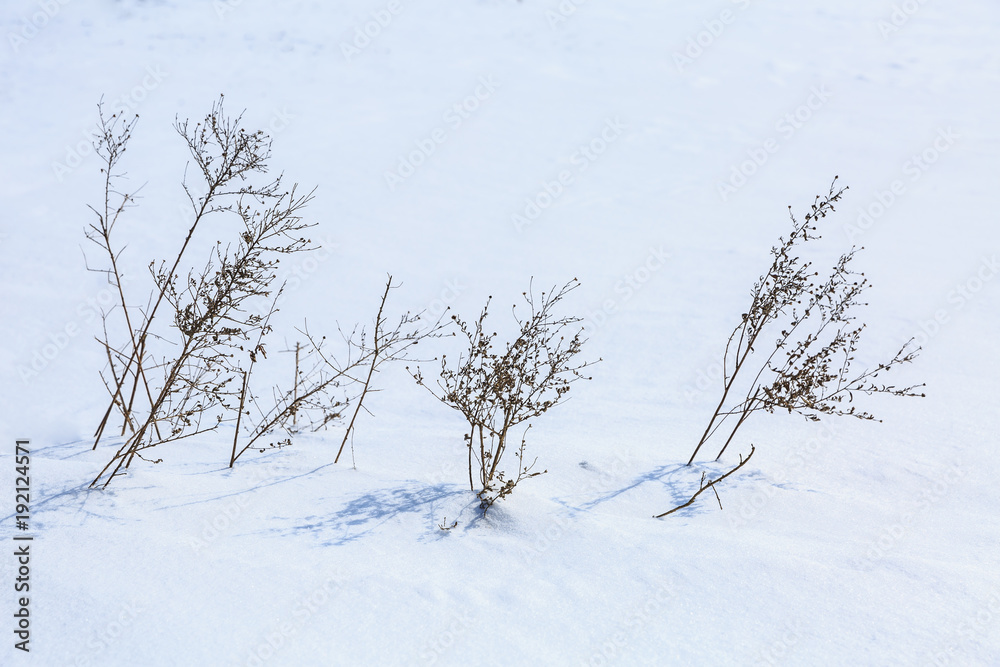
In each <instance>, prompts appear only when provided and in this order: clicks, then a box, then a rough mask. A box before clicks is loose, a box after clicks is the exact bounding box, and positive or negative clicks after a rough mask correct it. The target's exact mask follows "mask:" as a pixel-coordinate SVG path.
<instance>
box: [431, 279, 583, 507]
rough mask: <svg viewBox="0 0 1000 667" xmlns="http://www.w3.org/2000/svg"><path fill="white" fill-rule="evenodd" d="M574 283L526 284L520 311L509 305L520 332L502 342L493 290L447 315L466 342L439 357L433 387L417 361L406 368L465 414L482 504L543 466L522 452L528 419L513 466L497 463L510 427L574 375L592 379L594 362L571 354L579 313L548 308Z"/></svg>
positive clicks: (542, 409)
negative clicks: (473, 310) (538, 289)
mask: <svg viewBox="0 0 1000 667" xmlns="http://www.w3.org/2000/svg"><path fill="white" fill-rule="evenodd" d="M578 286H579V282H578V281H577V280H576V279H575V278H574V279H573V280H571V281H570V282H568V283H566V285H564V286H563V287H562V288H561V289H559V290H558V291H556V289H555V288H553V289H552V290H551V291H549V292H542V293H541V295H540V296H537V297H536V296H535V294H534V291H533V290H531V289H529V291H527V292H524V293H523V297H524V300H525V303H526V304H527V306H528V312H527V313H525V314H524V316H521V315H520V314H519V313H518V310H517V306H516V305H515V306H514V307H513V308H512V312H513V315H514V319H515V321H516V322H517V324H518V326H519V327H520V330H519V334H518V336H517V338H516V339H515V340H514V341H513V342H508V343H505V344H503V346H502V347H500V345H499V343H498V341H497V340H496V337H497V333H496V332H492V333H489V330H488V329H487V328H486V319H487V316H488V315H489V308H490V303H491V302H492V297H490V299H487V302H486V306H485V307H484V308H483V310H482V312H481V313H480V315H479V318H478V319H477V320H475V321H474V322H467V321H465V320H462V319H461V318H459V317H458V316H455V315H453V316H452V320H453V321H454V322H455V324H456V325H457V326H458V328H459V330H460V331H461V333H462V335H463V336H464V337H465V340H466V342H467V343H468V348H467V349H466V350H465V351H464V352H462V353H461V354H459V356H458V359H457V360H456V361H455V362H454V363H449V360H448V358H447V356H446V355H443V356H442V357H441V371H440V378H439V379H438V381H437V387H436V388H432V387H430V386H429V385H427V384H426V382H425V379H424V376H423V374H422V373H421V371H420V369H419V368H417V370H416V371H413V372H412V374H413V377H414V379H415V380H416V381H417V384H419V385H421V386H423V387H425V388H426V389H427V390H428V391H429V392H430V393H431V394H432V395H433V396H434V397H435V398H436V399H438V400H439V401H441V402H442V403H444V404H445V405H447V406H448V407H450V408H452V409H454V410H457V411H458V412H460V413H461V414H462V416H463V417H464V418H465V420H466V422H467V424H468V429H469V432H468V433H467V434H466V435H465V436H464V438H465V444H466V446H467V448H468V469H469V488H470V490H472V491H476V487H477V486H478V487H479V490H478V492H477V496H478V498H479V499H480V507H481V508H482V509H483V511H484V512H485V511H486V510H488V509H489V508H490V506H492V505H493V503H495V502H496V501H497V500H499V499H501V498H504V497H506V496H507V495H509V494H510V493H511V492H512V491H513V490H514V487H516V486H517V485H518V484H519V483H520V482H521V481H523V480H525V479H528V478H530V477H535V476H537V475H541V474H543V473H544V472H547V471H545V470H542V471H534V467H535V464H536V462H537V459H532V460H531V461H530V462H529V461H528V460H527V459H526V458H525V446H526V434H527V431H528V429H530V428H531V424H530V423H529V424H528V425H527V426H526V427H525V430H524V433H523V434H522V436H521V438H520V442H519V443H518V444H516V445H515V446H514V447H515V448H514V456H515V458H517V464H516V467H515V469H514V471H513V472H509V471H507V470H505V469H504V468H503V467H502V466H501V461H502V460H503V457H504V454H505V453H506V452H507V451H508V449H509V448H510V447H511V444H512V441H513V438H515V437H516V436H512V433H513V432H514V430H515V429H516V428H517V427H518V426H520V425H522V424H525V423H527V422H529V420H531V419H534V418H535V417H539V416H541V415H542V414H544V413H546V412H548V411H549V409H551V408H553V407H555V406H556V405H557V404H558V403H560V402H561V401H562V400H563V399H564V398H565V397H566V394H567V393H568V392H569V390H570V386H571V384H572V383H573V382H575V381H576V380H581V379H588V380H589V379H590V378H589V377H585V376H584V375H583V374H582V373H581V371H582V370H583V369H584V368H586V367H588V366H590V365H592V364H593V363H596V362H582V363H578V362H576V359H575V358H576V356H577V355H578V354H579V353H580V350H581V348H582V346H583V344H584V342H586V341H585V339H584V338H583V332H582V330H580V331H577V332H576V333H572V334H571V333H570V331H569V329H570V328H571V327H573V325H575V324H576V323H578V322H580V321H581V319H580V318H578V317H559V316H557V315H556V314H555V313H554V311H555V309H556V307H557V306H558V305H559V302H561V301H562V300H563V299H564V298H565V297H566V295H567V294H569V293H570V292H571V291H572V290H574V289H576V288H577V287H578Z"/></svg>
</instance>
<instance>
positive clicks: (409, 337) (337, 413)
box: [230, 275, 448, 467]
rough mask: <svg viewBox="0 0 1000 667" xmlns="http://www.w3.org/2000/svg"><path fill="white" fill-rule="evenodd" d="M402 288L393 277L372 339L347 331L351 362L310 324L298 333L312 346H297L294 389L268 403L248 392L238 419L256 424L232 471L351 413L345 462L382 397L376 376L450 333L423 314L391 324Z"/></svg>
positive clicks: (236, 452) (362, 331)
mask: <svg viewBox="0 0 1000 667" xmlns="http://www.w3.org/2000/svg"><path fill="white" fill-rule="evenodd" d="M398 287H399V285H397V284H395V283H394V282H393V278H392V276H391V275H390V276H389V277H388V279H387V280H386V284H385V289H384V290H383V292H382V298H381V300H380V302H379V309H378V313H377V314H376V316H375V320H374V322H373V325H372V328H371V331H370V333H369V330H368V329H367V328H364V327H355V328H354V329H353V330H352V331H351V332H350V334H345V333H344V332H343V331H341V336H342V338H343V343H344V346H345V349H346V352H345V353H344V358H345V359H346V360H345V361H343V362H341V361H339V360H338V358H337V357H336V356H334V355H333V354H331V352H330V351H329V345H328V343H329V341H328V340H327V338H326V336H319V337H317V336H315V335H314V334H312V333H311V332H310V331H309V327H308V324H306V325H305V326H304V327H303V328H302V329H298V330H297V331H298V332H299V333H300V334H301V335H302V336H303V337H304V338H305V340H306V343H304V344H303V343H300V342H299V343H296V345H295V350H294V351H295V375H294V381H293V382H292V388H291V389H288V390H284V391H282V390H281V389H280V388H279V387H273V388H272V391H271V397H270V399H269V400H267V401H264V402H262V401H261V399H260V397H258V396H257V395H255V394H254V393H253V392H252V391H250V390H249V388H247V387H245V386H244V389H243V394H242V396H241V408H240V415H239V416H238V418H237V419H238V420H239V419H240V418H241V417H243V416H246V417H248V418H249V417H251V416H252V415H253V413H254V411H255V412H256V420H255V421H254V422H252V424H251V426H249V427H248V428H246V429H245V431H246V441H245V442H244V444H243V446H242V448H239V449H238V438H239V435H240V433H239V428H237V433H236V434H235V435H234V438H233V450H232V455H231V458H230V467H231V466H232V465H233V463H235V461H236V460H237V459H238V458H239V457H240V456H241V455H242V454H243V453H244V452H246V451H247V450H249V449H251V448H258V449H260V451H263V448H264V447H274V448H280V447H283V446H286V445H288V444H291V436H293V435H295V434H296V433H299V432H301V431H303V430H309V431H318V430H320V429H325V428H327V427H328V426H330V425H331V423H339V422H340V420H341V419H344V418H346V416H347V414H348V413H349V414H350V420H349V421H348V424H347V428H346V429H345V430H344V437H343V439H342V440H341V441H340V447H339V448H338V450H337V454H336V456H335V458H334V463H339V462H340V457H341V455H342V454H343V452H344V447H345V446H346V444H347V441H348V439H351V440H353V436H354V430H355V424H356V422H357V418H358V415H359V414H360V413H361V411H362V410H365V411H366V412H367V411H368V408H367V406H366V405H365V399H366V398H367V397H368V395H369V394H371V393H374V392H377V391H380V390H379V389H377V388H376V386H375V376H376V375H377V374H378V373H379V372H380V371H381V370H382V369H383V368H384V367H385V366H387V365H388V364H391V363H394V362H399V361H417V359H414V358H412V357H410V356H409V354H410V348H412V347H413V346H415V345H417V344H418V343H420V342H421V341H423V340H425V339H428V338H438V337H441V336H443V335H445V334H444V329H445V328H446V327H447V324H448V323H447V322H445V323H442V321H441V319H440V318H438V320H436V321H433V322H429V321H427V322H425V321H423V319H422V318H423V315H424V313H422V312H420V313H415V314H414V313H410V312H406V313H404V314H403V315H400V316H399V318H398V319H395V320H392V321H390V320H389V318H388V316H387V315H386V303H387V301H388V299H389V294H390V292H391V291H392V290H394V289H397V288H398ZM289 351H291V350H289ZM265 406H270V407H265ZM251 407H253V410H251ZM352 408H353V409H352ZM275 433H281V434H284V437H283V438H281V439H278V440H271V441H269V442H266V444H263V445H262V444H261V442H260V441H261V440H262V438H267V437H268V436H271V435H273V434H275ZM278 437H280V436H278Z"/></svg>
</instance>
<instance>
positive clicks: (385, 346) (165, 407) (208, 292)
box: [86, 97, 440, 486]
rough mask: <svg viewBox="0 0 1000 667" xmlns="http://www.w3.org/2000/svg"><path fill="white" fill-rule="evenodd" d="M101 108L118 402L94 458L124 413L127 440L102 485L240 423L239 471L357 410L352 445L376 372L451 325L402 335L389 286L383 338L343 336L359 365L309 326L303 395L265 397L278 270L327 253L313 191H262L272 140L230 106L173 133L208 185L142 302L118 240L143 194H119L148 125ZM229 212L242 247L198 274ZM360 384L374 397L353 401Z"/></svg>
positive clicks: (273, 182) (223, 248)
mask: <svg viewBox="0 0 1000 667" xmlns="http://www.w3.org/2000/svg"><path fill="white" fill-rule="evenodd" d="M98 110H99V115H100V127H101V134H100V136H99V137H98V140H97V142H96V145H95V148H96V151H97V154H98V155H99V156H101V158H102V160H103V162H104V165H103V168H102V172H103V174H104V176H105V183H104V203H103V206H102V207H101V208H94V207H91V209H92V211H93V212H94V214H95V216H96V222H94V223H92V224H91V225H90V226H89V227H88V229H87V231H86V233H87V238H88V239H90V240H91V241H93V242H94V243H95V244H97V245H98V247H99V248H100V249H101V251H102V254H103V255H104V257H105V260H106V265H105V266H104V267H103V268H97V269H91V270H96V271H100V272H102V273H104V274H105V275H106V276H107V278H108V281H109V283H111V284H112V285H113V286H114V288H115V292H116V294H117V296H118V303H117V304H116V305H115V307H114V308H112V309H111V310H109V311H105V312H104V313H102V315H103V335H102V337H101V338H100V339H99V340H100V341H101V343H102V345H103V347H104V351H105V356H106V357H107V367H106V370H105V371H103V372H102V373H101V377H102V379H103V380H104V384H105V386H106V387H107V388H108V392H109V394H110V401H109V405H108V408H107V410H106V411H105V413H104V417H103V418H102V420H101V422H100V424H99V426H98V428H97V430H96V432H95V440H94V449H96V448H97V446H98V444H99V443H100V441H101V439H102V437H103V435H104V434H105V431H106V429H107V426H108V423H109V420H110V419H111V417H112V415H113V414H116V413H117V414H119V415H120V416H121V419H122V426H121V436H122V438H123V439H124V442H123V443H122V444H121V445H120V446H119V447H118V448H117V451H115V452H114V454H113V455H112V456H111V458H110V460H109V461H108V463H107V465H105V467H104V468H103V469H102V470H101V472H100V473H99V474H98V475H97V477H95V479H94V480H93V482H92V483H91V486H94V485H96V484H97V483H98V482H99V481H100V480H101V479H102V478H104V477H105V475H107V478H106V480H105V482H104V485H105V486H107V484H109V483H110V482H111V480H112V479H113V478H114V477H115V476H116V475H119V474H121V473H123V472H124V470H125V469H128V467H129V466H130V465H131V463H132V462H133V459H134V458H135V457H139V458H145V457H144V452H145V451H146V450H149V449H151V448H153V447H157V446H160V445H163V444H165V443H168V442H173V441H176V440H180V439H183V438H190V437H193V436H196V435H199V434H203V433H206V432H208V431H214V430H216V429H218V428H219V427H220V426H221V425H222V424H229V423H235V433H234V437H233V444H232V449H231V451H230V453H229V457H228V458H229V465H230V467H232V466H233V465H234V464H235V462H236V460H237V459H238V458H239V457H240V456H241V455H242V454H243V453H244V452H246V451H248V450H249V449H251V448H258V449H261V450H263V449H266V448H268V447H282V446H285V445H287V444H290V436H291V435H293V434H294V433H295V432H297V431H298V430H299V429H300V428H306V427H309V428H312V429H313V430H315V429H317V428H324V427H326V426H327V425H329V424H331V423H338V422H337V420H339V419H340V418H341V417H342V416H343V414H344V412H345V411H346V410H347V409H348V406H349V405H350V404H352V403H353V405H354V408H355V409H354V415H353V416H352V418H351V422H350V424H349V426H348V429H347V433H346V434H345V437H344V442H346V440H347V436H348V435H350V434H351V433H353V429H354V423H355V418H356V417H357V413H358V411H360V410H361V408H362V405H363V403H364V399H365V397H366V396H367V395H368V393H369V392H370V391H372V390H373V387H372V379H373V376H374V374H375V373H376V372H377V371H378V369H379V368H380V367H381V366H383V365H384V364H386V363H389V362H392V361H397V360H400V359H407V358H408V357H407V356H406V350H407V349H408V348H409V347H410V346H412V345H415V344H416V343H417V342H419V340H421V339H422V338H423V337H426V336H428V335H435V334H436V332H437V331H438V330H439V328H440V327H439V323H438V324H434V325H431V326H430V327H428V328H425V327H424V326H423V323H418V320H419V317H420V314H419V313H418V314H416V315H412V316H411V315H410V314H409V313H407V314H405V315H403V316H402V317H401V318H400V320H399V322H398V324H397V325H395V326H389V325H388V318H387V316H386V315H385V314H384V313H385V307H386V301H387V298H388V295H389V292H390V290H391V289H392V288H393V287H394V285H393V282H392V277H391V276H390V277H389V280H388V282H387V284H386V288H385V291H384V293H383V295H382V300H381V303H380V306H379V312H378V316H377V317H376V320H375V325H374V330H373V332H372V335H371V337H370V338H369V336H368V334H367V332H366V329H364V328H360V329H359V328H358V327H355V328H354V330H353V332H352V335H351V336H345V337H344V343H345V347H346V353H344V354H342V355H341V356H342V357H345V358H346V362H343V363H340V362H338V360H337V357H336V356H335V355H333V354H331V353H330V352H329V351H328V350H327V349H326V348H325V347H324V346H325V342H324V341H325V337H321V338H320V339H319V340H317V339H316V338H315V337H313V336H312V335H311V334H309V332H308V328H306V329H305V330H304V331H303V332H302V333H304V335H305V336H306V339H307V341H308V342H307V344H306V345H305V346H304V347H303V349H302V350H300V351H301V352H302V354H301V356H300V355H299V354H297V355H296V360H295V373H294V381H293V382H292V388H291V389H288V390H285V389H282V388H280V387H274V388H273V389H272V391H271V399H270V401H267V400H265V399H264V398H263V397H262V396H261V395H258V394H257V393H255V392H254V391H253V389H252V386H253V373H254V370H255V369H256V368H257V367H258V366H259V365H260V364H261V363H263V362H264V360H266V359H267V344H266V340H265V339H266V338H267V336H268V334H270V333H271V332H272V331H273V326H272V324H271V320H272V317H273V315H274V314H275V313H276V312H277V302H278V298H279V297H280V295H281V292H282V290H283V289H284V285H279V284H277V279H276V275H277V273H276V272H277V269H278V265H279V261H280V259H281V258H282V257H285V256H288V255H293V254H297V253H300V252H306V251H309V250H312V249H315V246H313V245H312V243H311V241H310V240H309V239H307V238H305V236H304V233H305V231H306V230H307V229H308V228H309V227H312V226H313V225H312V224H308V223H305V222H304V221H303V219H302V215H301V213H302V210H303V209H304V208H305V207H306V206H307V205H308V204H309V202H310V201H311V200H312V196H313V193H312V192H309V193H307V194H298V188H297V186H296V185H293V186H291V187H290V188H285V187H284V185H283V181H282V177H281V176H278V177H277V178H273V179H270V180H263V182H258V181H259V180H260V178H259V177H260V176H262V175H264V174H266V173H267V171H268V159H269V158H270V145H271V141H270V138H269V137H268V136H267V135H266V134H264V133H263V132H261V131H255V132H251V131H248V130H246V129H245V128H244V127H242V123H241V118H242V117H241V116H238V117H236V118H231V117H229V116H227V115H226V113H225V111H224V108H223V99H222V98H221V97H220V98H219V100H218V101H217V102H216V103H215V104H213V106H212V109H211V111H210V112H209V114H208V115H206V116H205V118H204V120H203V121H201V122H199V123H196V124H194V125H193V126H192V125H191V123H190V122H189V121H186V120H185V121H183V122H181V121H177V122H176V123H175V125H174V127H175V129H176V131H177V133H178V134H179V135H180V136H181V138H182V139H183V140H184V141H185V143H186V144H187V147H188V150H189V153H190V156H191V163H190V164H189V167H190V166H191V165H194V169H193V171H194V173H195V174H196V181H197V182H196V183H195V182H189V180H188V178H187V175H186V174H187V170H185V178H184V179H183V181H182V187H183V189H184V192H185V194H186V195H187V199H188V202H189V204H190V226H189V228H188V230H187V233H186V235H185V237H184V240H183V242H182V243H181V244H180V248H179V250H178V251H177V253H176V255H174V257H173V259H172V260H170V261H165V260H160V261H154V262H150V263H149V272H150V276H151V279H152V284H153V288H152V290H151V293H150V294H149V295H148V298H147V299H146V302H145V304H144V305H134V304H133V302H132V301H130V299H129V298H128V296H127V294H126V291H125V289H124V286H123V285H124V281H123V279H122V270H121V266H120V257H121V254H122V252H123V251H124V247H125V246H124V244H119V243H118V242H117V241H116V240H115V231H116V225H117V224H118V223H119V222H120V220H121V218H122V216H123V214H124V213H125V211H126V210H127V209H128V208H130V207H132V206H134V205H135V202H136V198H137V195H136V193H135V192H132V193H127V192H122V191H119V190H118V187H117V184H118V182H119V181H121V180H122V179H123V178H124V173H123V172H122V171H121V170H120V164H119V163H120V161H121V159H122V157H123V155H124V153H125V151H126V149H127V146H128V142H129V139H130V138H131V133H132V130H133V128H134V126H135V123H136V119H135V118H133V119H132V120H128V121H126V120H124V119H123V118H122V117H121V116H120V115H118V114H113V115H112V116H111V117H110V118H106V117H105V115H104V112H103V108H102V106H101V105H98ZM216 216H220V217H228V219H229V220H232V221H233V222H236V223H237V224H236V225H235V228H236V232H235V235H234V237H233V238H232V240H231V241H229V242H227V243H225V244H224V243H223V242H222V241H217V242H216V243H215V245H214V247H213V249H212V251H211V254H210V256H209V257H208V259H207V261H206V262H205V264H204V265H203V267H202V268H201V269H199V270H194V269H191V270H187V271H185V270H184V269H183V268H182V266H183V261H184V258H185V255H186V253H187V252H188V250H189V247H192V246H191V242H192V239H193V238H194V237H195V235H196V232H198V231H199V229H200V228H202V227H204V225H205V220H206V219H208V218H209V217H216ZM220 222H222V221H221V220H220ZM230 224H231V223H230ZM213 228H214V229H224V228H223V227H222V226H221V225H216V226H215V227H213ZM88 268H90V267H88ZM122 329H124V331H125V335H124V336H121V337H120V338H121V339H122V340H121V341H117V340H116V338H115V336H114V335H113V332H114V331H121V330H122ZM354 385H357V386H360V387H361V389H360V390H359V391H357V392H353V391H352V390H351V389H350V388H351V387H352V386H354ZM300 420H301V421H300ZM244 433H245V435H246V440H245V442H244V443H243V444H242V447H241V446H240V440H239V439H240V436H241V434H244ZM282 434H283V435H284V437H282ZM272 436H275V437H272ZM342 449H343V443H341V450H342ZM339 456H340V454H339V453H338V455H337V458H338V459H339ZM147 460H148V459H147ZM158 461H159V460H156V461H154V462H158Z"/></svg>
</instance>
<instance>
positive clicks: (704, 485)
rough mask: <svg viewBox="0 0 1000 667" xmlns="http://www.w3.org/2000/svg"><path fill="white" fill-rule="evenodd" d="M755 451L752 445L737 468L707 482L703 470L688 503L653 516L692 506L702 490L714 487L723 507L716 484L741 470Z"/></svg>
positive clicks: (657, 517)
mask: <svg viewBox="0 0 1000 667" xmlns="http://www.w3.org/2000/svg"><path fill="white" fill-rule="evenodd" d="M754 451H755V449H754V446H753V445H750V453H749V454H747V457H746V458H743V457H742V456H740V463H739V465H738V466H736V467H735V468H733V469H732V470H730V471H729V472H727V473H726V474H725V475H722V476H720V477H717V478H715V479H712V480H709V481H708V482H707V483H706V482H705V473H704V472H702V473H701V483H700V484H699V485H698V490H697V491H695V492H694V495H693V496H691V498H690V499H689V500H688V501H687V502H686V503H684V504H683V505H678V506H677V507H675V508H673V509H672V510H668V511H666V512H664V513H663V514H656V515H654V516H653V518H654V519H662V518H663V517H665V516H667V515H668V514H673V513H674V512H676V511H678V510H682V509H684V508H685V507H690V506H691V505H692V504H693V503H694V501H695V500H696V499H697V498H698V496H700V495H701V494H702V492H703V491H705V490H706V489H712V491H715V497H716V499H717V500H718V501H719V509H722V499H720V498H719V492H718V491H716V490H715V485H716V484H718V483H719V482H721V481H722V480H724V479H726V478H727V477H729V476H730V475H732V474H733V473H734V472H736V471H737V470H739V469H740V468H742V467H743V466H745V465H746V463H747V461H749V460H750V457H751V456H753V453H754Z"/></svg>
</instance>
